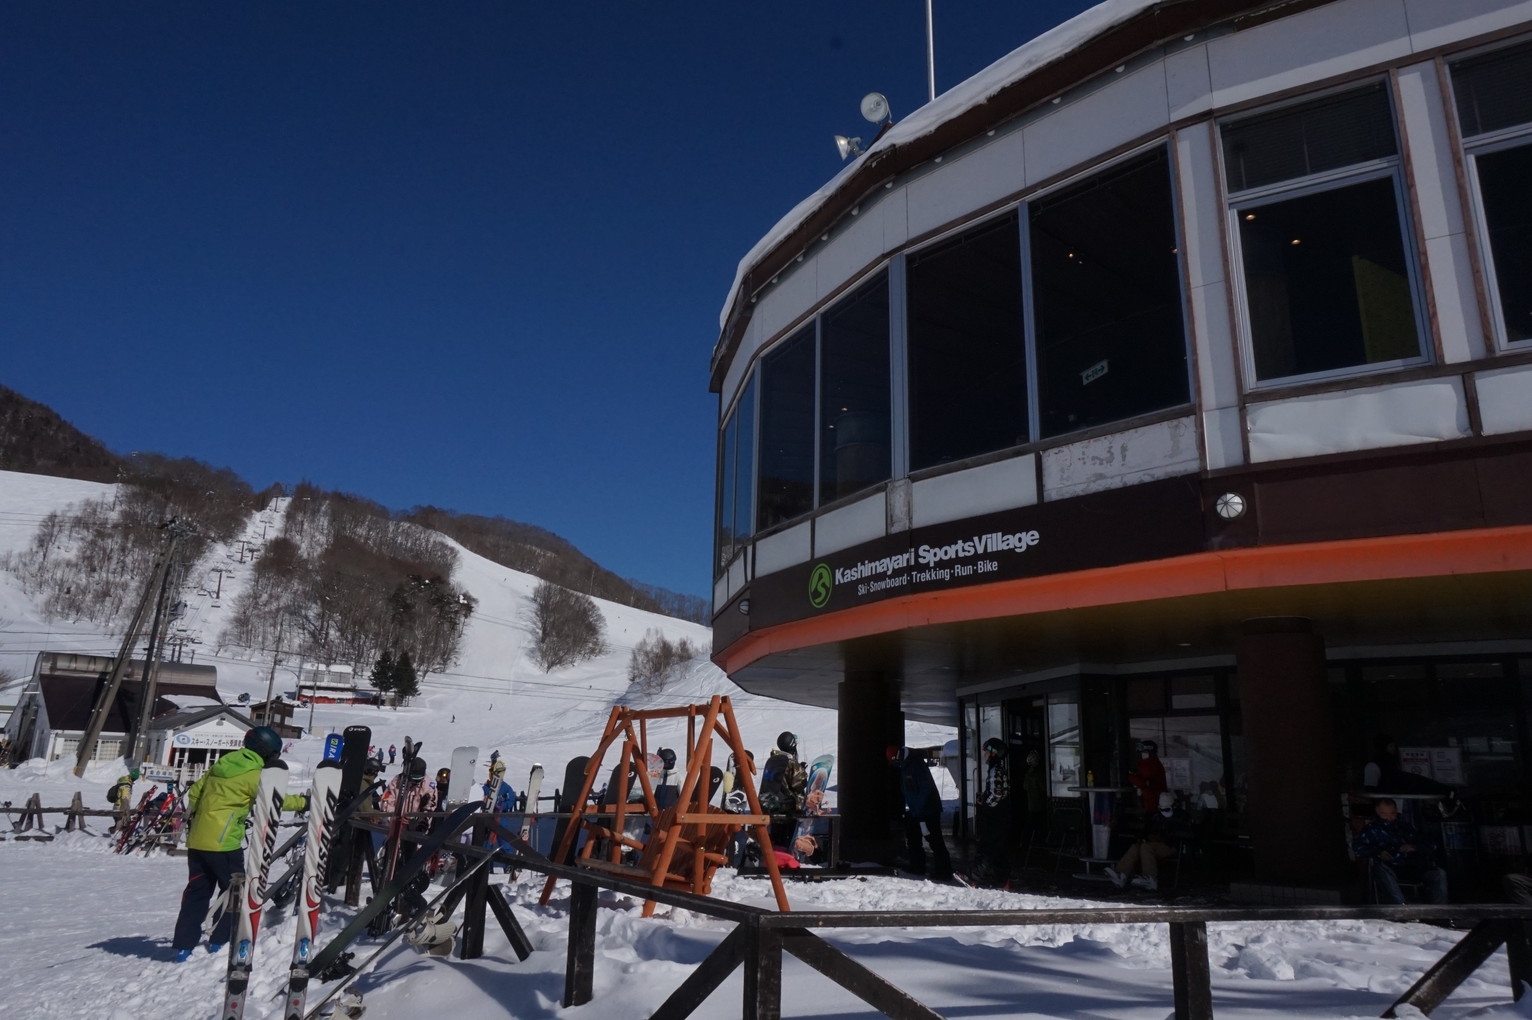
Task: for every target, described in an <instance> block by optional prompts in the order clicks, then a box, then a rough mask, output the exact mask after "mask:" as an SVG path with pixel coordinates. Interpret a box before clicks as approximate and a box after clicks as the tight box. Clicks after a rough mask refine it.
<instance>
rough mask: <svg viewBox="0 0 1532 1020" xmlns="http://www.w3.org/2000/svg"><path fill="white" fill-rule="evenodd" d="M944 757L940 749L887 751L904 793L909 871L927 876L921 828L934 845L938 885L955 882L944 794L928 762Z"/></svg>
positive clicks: (933, 871) (933, 874)
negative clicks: (944, 831) (945, 827)
mask: <svg viewBox="0 0 1532 1020" xmlns="http://www.w3.org/2000/svg"><path fill="white" fill-rule="evenodd" d="M940 754H941V748H939V747H922V748H910V747H896V746H890V747H889V748H888V750H887V751H885V752H884V757H885V758H887V759H888V763H889V765H891V766H893V767H894V768H896V769H898V770H899V790H900V792H901V793H903V794H904V852H905V856H906V857H907V858H909V870H910V871H911V872H914V873H915V874H924V873H925V870H926V850H925V847H924V846H922V845H921V831H920V830H921V826H924V827H925V841H926V842H927V843H929V844H931V858H932V860H931V877H932V878H933V879H935V880H936V881H938V882H948V881H951V880H952V856H951V855H950V854H949V853H948V852H947V839H946V837H945V836H944V835H943V834H942V795H941V792H940V791H939V790H937V788H936V780H935V779H934V778H932V776H931V765H930V762H929V760H928V759H931V758H935V757H938V756H939V755H940Z"/></svg>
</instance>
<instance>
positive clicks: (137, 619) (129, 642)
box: [74, 521, 189, 776]
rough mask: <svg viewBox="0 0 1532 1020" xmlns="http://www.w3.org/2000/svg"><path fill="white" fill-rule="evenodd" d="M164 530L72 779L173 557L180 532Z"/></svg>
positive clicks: (80, 771) (102, 722) (97, 735)
mask: <svg viewBox="0 0 1532 1020" xmlns="http://www.w3.org/2000/svg"><path fill="white" fill-rule="evenodd" d="M164 527H165V528H166V529H168V534H169V536H170V537H169V540H168V541H167V542H166V544H165V548H164V549H161V550H160V555H159V559H157V560H156V561H155V563H154V569H153V570H152V571H151V572H150V577H149V584H148V585H147V586H146V587H145V588H144V594H143V598H141V599H139V602H138V608H137V609H136V610H134V611H133V619H132V620H131V621H129V623H128V632H127V633H126V634H125V635H123V639H122V648H121V649H120V650H119V651H118V652H117V659H116V661H115V662H113V663H112V672H111V675H110V676H108V677H107V681H106V687H105V688H103V689H102V691H101V693H100V695H99V696H98V697H97V698H96V704H95V706H94V707H93V708H92V709H91V710H90V721H89V722H88V723H87V724H86V726H85V735H84V736H83V737H81V738H80V750H79V754H78V756H77V757H76V758H75V766H74V774H75V775H76V776H83V775H84V774H85V763H86V762H88V761H90V759H91V756H92V755H93V754H94V753H95V750H96V741H98V740H100V739H101V731H102V729H104V728H105V726H106V717H107V714H108V713H109V712H111V710H112V705H114V704H115V703H116V701H117V691H118V690H119V689H120V688H121V687H122V675H123V672H124V671H125V670H126V669H127V668H128V660H129V658H131V657H132V655H133V648H134V646H135V645H137V644H138V634H139V631H140V630H142V629H143V626H144V616H145V615H146V613H147V612H148V609H149V600H150V599H151V598H153V596H154V593H155V591H156V590H158V589H159V587H160V585H162V584H163V583H164V581H165V575H166V574H167V573H168V572H169V570H170V559H171V556H172V555H174V553H175V547H176V542H177V541H178V540H179V539H180V537H181V534H182V533H183V532H182V529H180V528H179V527H178V526H177V524H176V522H175V521H171V522H170V523H169V524H166V525H164ZM188 530H189V529H188ZM146 671H147V670H146ZM146 686H147V685H146Z"/></svg>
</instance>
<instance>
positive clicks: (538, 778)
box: [521, 765, 543, 844]
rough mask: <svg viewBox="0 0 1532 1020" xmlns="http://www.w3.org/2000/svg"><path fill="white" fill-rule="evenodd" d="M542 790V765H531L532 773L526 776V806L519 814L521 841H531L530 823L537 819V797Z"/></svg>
mask: <svg viewBox="0 0 1532 1020" xmlns="http://www.w3.org/2000/svg"><path fill="white" fill-rule="evenodd" d="M542 790H543V767H542V766H541V765H533V766H532V774H531V775H529V776H527V806H526V810H525V812H524V813H523V814H522V816H521V841H522V842H523V843H528V844H530V843H531V842H532V825H533V823H534V822H535V821H536V820H537V797H538V795H539V794H540V793H542Z"/></svg>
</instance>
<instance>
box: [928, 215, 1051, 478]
mask: <svg viewBox="0 0 1532 1020" xmlns="http://www.w3.org/2000/svg"><path fill="white" fill-rule="evenodd" d="M1017 231H1018V226H1017V218H1016V214H1015V213H1014V212H1013V213H1011V214H1009V215H1007V216H1003V217H1001V218H1000V219H997V220H993V221H991V222H989V223H986V224H984V225H983V226H981V227H979V228H977V229H975V230H970V231H968V232H966V233H964V234H961V235H959V236H958V237H955V238H952V239H951V240H948V241H944V242H942V243H940V244H937V245H935V246H933V247H930V248H927V249H925V250H923V251H920V252H916V253H915V254H913V255H911V256H910V257H909V258H908V260H907V261H906V263H905V267H906V268H905V281H906V282H905V288H906V294H907V297H906V309H907V311H906V318H907V323H908V325H907V327H906V329H907V335H906V341H905V343H906V347H907V349H908V351H909V430H910V440H909V442H910V468H911V469H912V470H919V469H920V468H927V467H932V466H934V465H937V464H946V463H948V462H950V461H955V460H962V459H964V458H965V457H972V456H975V455H977V454H981V453H989V452H991V451H994V450H1004V449H1006V448H1008V447H1012V446H1020V445H1022V444H1023V443H1026V442H1027V440H1028V428H1027V363H1026V342H1025V337H1024V335H1023V326H1022V307H1021V237H1020V235H1019V234H1018V232H1017Z"/></svg>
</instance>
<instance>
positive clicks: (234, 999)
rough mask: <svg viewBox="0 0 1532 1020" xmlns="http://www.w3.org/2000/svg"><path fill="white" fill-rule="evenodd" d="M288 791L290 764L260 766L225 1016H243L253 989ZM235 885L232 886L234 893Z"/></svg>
mask: <svg viewBox="0 0 1532 1020" xmlns="http://www.w3.org/2000/svg"><path fill="white" fill-rule="evenodd" d="M286 795H287V766H286V765H283V764H281V763H275V764H272V765H268V766H266V767H265V768H263V769H262V770H261V785H260V789H259V790H258V791H257V792H256V795H255V803H254V804H253V805H252V806H251V808H250V829H249V836H248V846H247V847H246V849H245V871H244V874H243V875H242V876H240V885H241V888H240V893H239V900H238V903H239V913H238V914H237V915H235V919H234V937H233V938H232V939H230V940H229V971H228V977H227V979H226V982H225V988H224V997H223V1002H224V1005H223V1020H242V1018H243V1017H244V1015H245V997H246V996H247V995H248V994H249V991H250V969H251V966H252V965H253V964H254V962H255V939H256V936H257V935H259V934H260V931H261V908H262V904H264V903H265V900H266V871H267V869H269V868H270V867H271V859H272V856H273V851H274V850H276V847H277V823H278V822H279V821H281V819H282V800H283V798H285V797H286ZM232 889H233V887H232V885H231V887H230V890H231V893H232Z"/></svg>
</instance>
